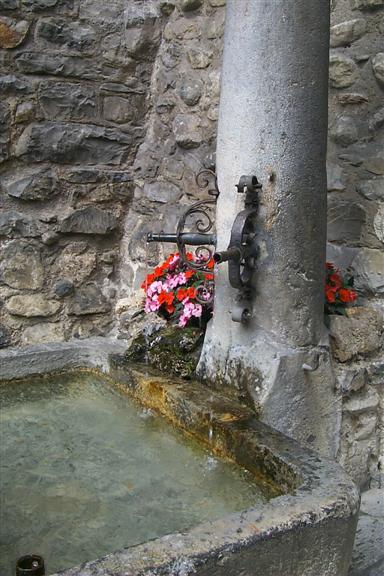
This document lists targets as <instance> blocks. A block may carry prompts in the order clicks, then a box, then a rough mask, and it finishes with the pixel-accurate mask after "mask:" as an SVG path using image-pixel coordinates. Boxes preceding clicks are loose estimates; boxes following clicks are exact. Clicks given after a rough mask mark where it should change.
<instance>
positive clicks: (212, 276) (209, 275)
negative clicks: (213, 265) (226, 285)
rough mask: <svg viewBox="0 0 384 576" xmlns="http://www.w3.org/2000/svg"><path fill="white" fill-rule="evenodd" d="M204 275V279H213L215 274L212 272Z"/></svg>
mask: <svg viewBox="0 0 384 576" xmlns="http://www.w3.org/2000/svg"><path fill="white" fill-rule="evenodd" d="M204 277H205V279H206V280H213V279H214V277H215V276H214V275H213V274H204Z"/></svg>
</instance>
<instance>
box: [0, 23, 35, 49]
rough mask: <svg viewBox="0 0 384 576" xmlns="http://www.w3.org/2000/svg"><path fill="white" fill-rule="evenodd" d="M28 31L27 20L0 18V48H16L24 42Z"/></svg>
mask: <svg viewBox="0 0 384 576" xmlns="http://www.w3.org/2000/svg"><path fill="white" fill-rule="evenodd" d="M28 30H29V22H28V21H27V20H15V19H13V18H7V17H6V16H2V17H0V48H16V46H20V44H21V43H22V42H23V41H24V39H25V37H26V35H27V33H28Z"/></svg>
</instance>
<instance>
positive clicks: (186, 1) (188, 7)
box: [180, 0, 203, 12]
mask: <svg viewBox="0 0 384 576" xmlns="http://www.w3.org/2000/svg"><path fill="white" fill-rule="evenodd" d="M202 4H203V0H180V8H181V10H182V11H183V12H191V11H192V10H197V9H198V8H200V7H201V6H202Z"/></svg>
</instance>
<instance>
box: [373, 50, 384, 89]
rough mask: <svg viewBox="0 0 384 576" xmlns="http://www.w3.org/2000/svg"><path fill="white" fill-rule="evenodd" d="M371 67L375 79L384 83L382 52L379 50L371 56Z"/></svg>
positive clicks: (383, 56)
mask: <svg viewBox="0 0 384 576" xmlns="http://www.w3.org/2000/svg"><path fill="white" fill-rule="evenodd" d="M372 69H373V73H374V75H375V77H376V80H377V81H378V82H380V84H382V85H384V52H379V53H378V54H376V55H375V56H374V57H373V58H372Z"/></svg>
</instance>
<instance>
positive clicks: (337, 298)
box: [325, 262, 357, 314]
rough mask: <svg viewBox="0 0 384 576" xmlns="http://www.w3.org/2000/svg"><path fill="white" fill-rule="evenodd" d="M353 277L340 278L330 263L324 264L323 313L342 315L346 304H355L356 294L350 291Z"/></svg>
mask: <svg viewBox="0 0 384 576" xmlns="http://www.w3.org/2000/svg"><path fill="white" fill-rule="evenodd" d="M352 286H353V276H349V275H345V276H342V275H341V273H340V270H338V269H337V268H335V266H334V264H332V263H331V262H327V263H326V279H325V312H326V313H327V314H344V313H345V309H346V307H347V306H348V304H350V303H352V302H355V300H356V299H357V293H356V292H355V290H352Z"/></svg>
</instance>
